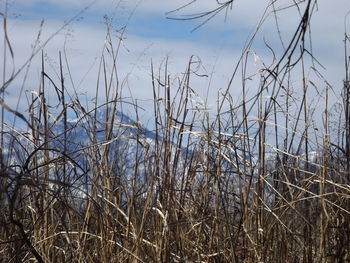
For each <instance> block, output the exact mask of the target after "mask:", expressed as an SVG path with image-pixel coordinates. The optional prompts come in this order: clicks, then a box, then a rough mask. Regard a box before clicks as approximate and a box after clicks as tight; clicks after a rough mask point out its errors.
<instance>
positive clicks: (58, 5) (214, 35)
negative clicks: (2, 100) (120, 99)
mask: <svg viewBox="0 0 350 263" xmlns="http://www.w3.org/2000/svg"><path fill="white" fill-rule="evenodd" d="M189 2H191V1H190V0H176V1H172V0H168V1H164V0H124V1H123V0H120V1H115V0H114V1H113V0H97V1H88V0H45V1H44V0H17V1H16V0H12V1H11V0H9V1H5V0H4V1H2V2H1V12H2V13H6V14H7V17H8V21H7V22H8V28H7V30H8V36H9V41H10V42H11V46H12V48H13V52H14V62H13V64H12V61H11V60H10V59H9V54H7V57H6V58H7V60H6V61H7V64H6V72H5V75H7V76H8V75H9V74H10V72H11V70H12V69H14V70H15V71H17V70H18V69H20V68H21V67H22V66H23V65H26V64H25V63H26V62H27V61H28V59H29V58H30V56H31V54H32V50H33V47H34V46H35V43H36V39H37V37H38V34H39V32H40V37H39V42H38V43H39V46H40V45H44V47H43V52H44V54H45V67H46V71H47V72H48V73H49V74H50V76H52V77H53V78H54V77H55V76H57V75H58V74H59V73H58V72H59V67H58V65H59V59H58V52H59V51H62V52H64V53H65V55H66V57H67V63H68V65H69V70H70V72H71V76H69V75H68V74H67V73H65V79H66V81H67V82H66V83H69V85H68V86H70V88H71V89H70V92H71V94H73V89H72V87H74V88H75V90H76V91H77V93H78V94H79V96H82V97H84V98H85V99H86V101H91V100H93V98H94V96H95V93H96V82H97V79H98V69H99V63H100V59H101V56H102V51H103V47H104V45H105V44H106V32H107V25H106V23H108V22H110V23H111V28H112V31H111V32H112V37H113V41H114V42H113V43H114V44H115V45H117V43H118V41H119V39H120V32H121V30H122V29H124V28H125V33H124V35H123V39H122V45H121V48H120V53H119V56H118V61H117V63H118V72H119V79H120V81H121V83H123V84H122V85H123V95H124V96H125V97H126V98H129V97H131V96H132V98H134V99H138V100H140V102H141V103H140V104H142V105H143V106H142V107H143V109H144V110H141V115H143V116H145V119H147V118H149V119H150V118H151V110H150V109H151V105H152V103H151V102H152V98H153V94H152V81H151V63H152V64H153V66H154V68H155V69H158V68H160V67H162V66H164V63H165V60H166V58H167V59H168V67H169V74H170V76H171V78H172V79H174V86H175V83H176V81H175V80H176V77H182V76H183V73H184V72H185V70H186V67H187V65H188V61H189V59H190V58H191V56H194V59H196V60H197V61H200V63H197V64H196V67H197V69H196V70H198V71H197V73H198V75H201V76H202V77H200V76H198V77H194V78H193V80H192V88H193V90H194V91H195V92H196V93H197V95H198V96H197V98H196V100H198V102H204V101H207V107H208V108H211V109H216V103H217V98H218V92H219V91H220V90H225V88H226V87H227V85H228V83H229V80H230V77H231V75H232V73H233V71H234V68H235V66H236V64H237V62H238V60H239V58H240V56H241V53H242V50H243V48H244V47H245V44H246V41H247V40H248V38H249V36H250V35H251V33H252V32H254V30H255V28H256V26H257V24H258V23H259V21H260V20H261V18H262V16H263V15H264V11H266V13H265V15H266V19H265V22H264V24H263V26H262V28H261V30H260V31H259V34H258V35H257V36H256V38H255V41H254V43H253V45H252V47H251V54H252V59H251V62H252V63H251V65H250V67H249V68H248V71H249V73H250V74H254V73H256V72H257V71H258V70H259V69H260V68H261V65H262V62H265V63H266V64H269V62H271V61H272V57H271V52H269V51H268V49H267V48H266V46H265V45H264V40H265V41H266V42H268V43H269V44H270V45H271V46H273V47H274V49H275V51H276V54H277V55H278V54H281V53H282V45H281V42H280V40H279V38H278V34H277V30H276V24H275V17H274V15H273V13H272V12H271V11H272V9H271V8H268V9H266V6H267V4H268V3H269V1H267V0H236V1H234V2H233V5H232V7H231V8H230V9H229V10H227V12H221V13H220V14H219V15H217V16H216V17H214V18H213V19H212V20H210V21H208V23H206V24H204V25H203V26H201V27H199V28H197V27H198V26H199V25H201V23H202V21H203V20H186V21H182V20H174V19H169V18H186V17H189V15H193V14H200V13H202V12H206V11H209V10H212V9H213V8H215V7H217V3H216V1H214V0H197V1H194V2H193V4H192V5H189V6H187V7H186V8H184V9H181V10H179V11H175V12H171V11H174V10H176V9H177V8H179V7H181V6H183V5H185V4H186V3H189ZM292 2H293V1H292V0H277V1H275V7H276V8H278V9H281V11H279V12H278V13H277V14H276V15H277V18H278V21H279V29H280V31H281V35H282V38H283V40H284V42H285V43H288V40H290V39H291V37H292V35H293V34H294V31H295V28H296V26H297V24H298V22H299V19H300V15H299V13H298V10H297V9H296V8H288V9H285V7H287V6H289V5H290V4H291V3H292ZM6 5H7V8H6ZM301 8H303V5H301ZM349 11H350V2H349V1H348V0H337V1H336V2H335V1H326V0H319V1H318V5H317V10H316V11H315V12H314V15H313V18H312V21H311V30H312V31H311V32H312V44H313V45H312V48H313V52H314V53H313V54H314V56H315V57H316V58H317V60H318V61H320V63H321V64H322V65H323V66H324V68H322V67H319V68H318V69H319V70H320V72H321V73H322V74H323V76H324V77H325V78H326V79H327V81H328V82H329V83H330V84H331V85H332V87H333V88H334V90H335V92H338V91H339V93H340V90H341V87H342V81H343V79H344V74H345V72H344V47H343V39H344V32H345V30H346V25H347V27H348V29H349V28H350V22H349V21H350V19H348V20H346V14H347V13H348V12H349ZM106 18H107V19H106ZM42 21H43V22H42ZM68 21H70V23H69V24H66V23H67V22H68ZM41 23H43V24H42V25H41ZM3 38H4V33H3V31H2V32H1V39H3ZM48 40H49V41H48ZM3 45H4V44H3V41H2V44H1V50H3V49H4V48H3ZM7 53H8V52H7ZM40 54H41V53H40V52H38V54H37V55H36V56H35V57H34V58H33V59H32V60H31V64H30V68H29V70H28V74H27V76H25V70H23V71H22V73H21V74H19V77H18V78H16V80H15V81H14V82H13V83H11V85H10V86H9V87H8V89H7V90H6V94H5V96H6V101H7V103H8V104H9V105H11V106H12V107H19V109H20V110H25V107H26V106H25V105H26V103H25V94H35V92H33V91H37V90H38V88H39V84H40V70H41V65H40V62H41V57H40ZM104 55H105V56H106V57H107V53H106V52H105V53H104ZM3 58H4V54H3V53H2V54H1V61H3ZM0 64H1V65H0V72H4V71H3V69H4V63H0ZM259 67H260V68H259ZM65 68H66V69H67V65H65ZM66 72H67V71H66ZM2 75H3V74H2ZM310 78H311V73H310ZM239 83H240V82H239V79H238V80H237V82H234V85H233V86H232V88H231V90H230V92H231V95H232V96H233V97H234V98H237V100H239V96H240V94H241V88H240V84H239ZM255 84H256V83H254V82H252V84H251V89H252V90H253V91H254V85H255ZM30 92H31V93H30ZM52 93H53V95H52V99H51V100H52V103H53V104H54V100H55V99H54V91H52ZM335 100H336V97H335V98H334V101H335Z"/></svg>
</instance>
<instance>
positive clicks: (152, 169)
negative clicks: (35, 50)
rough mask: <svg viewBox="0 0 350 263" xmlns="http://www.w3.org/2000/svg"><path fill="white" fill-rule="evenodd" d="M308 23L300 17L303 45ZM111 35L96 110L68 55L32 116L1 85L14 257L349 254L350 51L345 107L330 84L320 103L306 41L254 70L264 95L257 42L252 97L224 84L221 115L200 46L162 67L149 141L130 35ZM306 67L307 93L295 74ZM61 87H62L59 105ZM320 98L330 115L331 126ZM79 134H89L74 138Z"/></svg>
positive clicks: (2, 229)
mask: <svg viewBox="0 0 350 263" xmlns="http://www.w3.org/2000/svg"><path fill="white" fill-rule="evenodd" d="M308 8H309V7H308ZM307 14H308V13H307V12H306V13H305V15H304V18H305V17H306V16H307ZM305 19H306V18H305ZM305 19H304V20H302V21H304V22H305V21H306V20H307V19H306V20H305ZM304 22H303V23H304ZM299 30H300V31H299ZM303 30H305V25H304V24H302V23H301V24H300V29H298V31H297V32H299V37H298V39H296V41H295V42H297V43H298V44H300V43H302V42H301V41H302V36H303V34H304V33H305V32H304V31H303ZM109 40H110V41H109V43H107V44H106V45H109V46H108V52H107V51H104V53H103V55H102V56H101V63H100V70H99V75H98V79H99V81H98V84H97V86H96V100H95V105H94V106H93V107H92V108H91V109H89V108H87V107H86V105H84V104H83V103H82V101H81V100H80V98H79V96H78V95H77V94H76V93H75V95H67V94H69V91H68V89H67V86H66V85H67V84H66V81H65V79H64V75H65V73H66V72H70V71H69V68H68V67H67V65H68V64H65V63H64V62H63V59H62V56H61V54H59V61H60V63H59V70H60V71H59V72H60V74H59V76H56V77H55V76H49V75H48V73H47V72H46V67H45V61H44V59H43V60H42V72H41V83H40V88H39V90H38V91H37V93H34V92H33V93H32V94H31V101H30V103H29V105H28V110H27V112H28V115H26V116H28V117H26V116H25V115H24V114H22V113H20V112H18V111H17V110H15V109H11V108H10V107H9V106H8V105H7V104H6V98H5V93H4V89H2V94H1V95H2V100H1V106H2V112H3V113H2V125H1V127H2V128H1V178H0V182H1V184H0V187H1V189H0V194H1V196H0V198H1V203H0V205H1V214H0V258H1V259H2V261H4V262H349V260H350V251H349V250H350V247H349V246H350V245H349V244H350V240H349V236H350V234H349V233H350V220H349V219H350V215H349V213H350V210H349V207H350V202H349V200H350V199H349V197H350V196H349V194H350V188H349V182H350V175H349V168H350V134H349V129H350V124H349V120H350V115H349V114H350V113H349V105H350V102H349V97H350V90H349V89H350V85H349V83H350V82H349V75H348V74H349V68H348V65H349V62H350V60H349V58H348V56H347V54H345V72H346V75H345V77H344V87H343V89H342V91H341V92H340V96H341V97H342V99H343V100H342V102H341V103H338V104H337V105H336V107H333V106H332V105H330V103H329V100H328V96H329V92H331V91H332V90H333V89H332V88H331V87H330V86H326V88H325V89H321V88H319V87H316V88H317V90H318V94H319V95H318V96H319V97H318V98H317V99H314V100H313V101H314V102H315V101H317V100H319V101H321V103H319V104H313V103H314V102H313V103H311V102H310V101H311V98H310V96H309V93H310V87H312V86H313V82H311V81H308V80H307V78H306V77H305V71H306V66H305V64H306V62H305V58H304V54H305V52H302V53H301V57H300V58H298V60H297V61H296V62H295V61H292V59H293V58H294V56H293V52H294V51H295V49H296V47H297V46H298V45H297V44H295V47H292V49H288V50H287V51H286V54H284V56H283V57H282V58H281V60H280V61H276V62H275V64H274V65H272V66H271V67H266V68H264V69H262V70H260V71H259V72H258V74H257V75H255V76H253V77H254V78H257V79H258V80H259V81H258V86H256V87H254V89H255V90H256V94H253V95H251V92H249V91H248V88H247V87H248V86H249V84H248V81H249V78H251V77H252V76H248V73H247V66H246V65H247V64H248V63H249V59H250V55H251V53H250V51H249V49H248V48H247V49H246V51H244V52H243V54H242V58H241V61H240V64H239V65H241V72H242V75H241V76H242V81H241V85H242V97H241V99H240V101H239V102H237V100H236V99H234V98H233V97H232V96H231V95H230V91H229V88H230V86H229V87H228V88H227V89H225V90H224V91H220V92H219V93H218V104H217V109H216V112H215V113H213V112H212V111H209V110H207V108H206V106H207V105H205V104H201V103H200V102H199V101H197V100H196V98H197V95H196V93H195V91H194V89H193V88H192V79H193V78H196V77H198V74H196V71H195V69H194V68H195V67H196V66H197V65H196V63H198V62H197V61H196V60H195V59H194V58H190V60H189V62H188V65H187V68H186V70H185V73H184V74H183V75H182V78H179V79H176V80H173V79H172V78H171V76H170V74H169V72H168V68H167V62H165V63H164V65H163V66H161V67H156V66H154V65H152V66H151V69H150V71H151V75H152V78H151V79H150V83H149V85H150V89H151V90H152V91H153V110H154V124H153V125H152V127H153V128H154V131H153V132H154V133H153V138H151V139H150V137H149V136H147V132H146V130H145V129H144V127H143V126H142V123H141V122H140V120H139V114H138V111H139V105H138V104H137V103H136V101H134V100H132V101H131V102H130V101H125V99H123V97H122V88H123V87H122V84H121V83H122V82H121V81H120V80H119V77H118V73H117V66H118V65H117V56H118V46H117V47H115V46H113V45H112V40H111V39H110V38H109ZM348 41H349V39H348V36H346V38H345V51H346V52H347V51H348V47H347V44H348ZM7 48H9V44H7ZM288 52H291V53H288ZM108 54H109V56H108ZM42 57H43V55H42ZM4 63H5V64H4V68H5V66H7V64H6V63H7V62H4ZM108 68H109V69H112V70H108ZM298 70H300V72H302V78H303V79H302V86H303V87H302V94H301V96H300V94H296V93H295V92H294V91H293V86H292V84H291V83H292V78H293V77H292V76H294V75H293V74H295V72H296V71H298ZM313 70H314V71H315V74H317V75H318V76H319V78H320V79H322V76H321V75H320V74H319V72H318V71H317V70H316V69H315V68H313ZM234 77H236V72H235V73H234V74H233V77H232V78H234ZM5 84H6V85H5ZM8 85H9V84H8V83H5V82H4V84H3V88H5V87H6V86H8ZM230 85H231V84H230ZM48 89H51V90H54V91H55V93H56V95H57V101H58V104H57V105H55V107H53V106H54V105H49V104H48V102H47V101H48V100H47V99H48V95H47V94H48ZM319 105H323V106H322V108H321V109H320V106H319ZM125 107H129V108H130V107H131V108H134V110H135V112H134V115H133V116H132V117H133V119H134V120H135V122H134V123H130V122H125V121H124V120H123V118H126V117H125V116H124V115H120V113H122V112H123V109H125ZM315 107H318V109H317V110H318V111H321V112H322V114H323V128H322V129H318V130H316V128H315V126H314V123H313V121H312V120H313V114H314V112H315V110H316V109H315ZM4 111H7V112H8V113H7V114H13V116H15V117H16V118H19V119H21V121H25V123H26V130H24V131H23V130H21V129H20V128H17V127H16V126H15V125H12V124H11V123H7V122H5V118H4V115H5V113H4ZM101 112H102V113H103V114H102V115H101ZM118 114H119V115H118ZM69 115H70V116H71V115H74V117H75V119H76V121H75V122H71V121H70V120H69ZM101 116H102V118H101ZM123 116H124V117H123ZM333 116H336V117H337V118H333ZM101 127H103V129H101ZM77 134H78V136H79V135H80V136H83V135H84V136H86V138H88V141H86V142H81V141H79V142H76V141H72V139H73V138H76V137H77Z"/></svg>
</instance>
